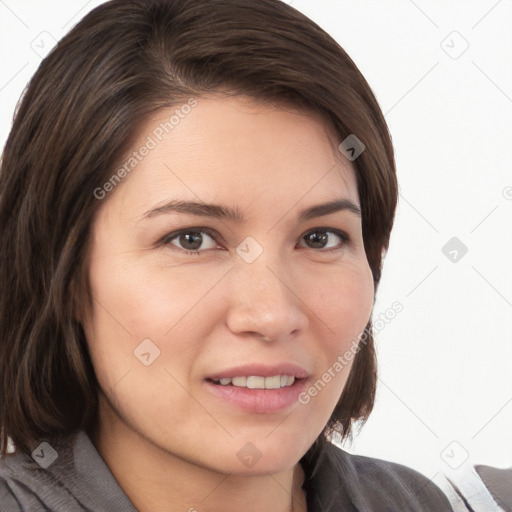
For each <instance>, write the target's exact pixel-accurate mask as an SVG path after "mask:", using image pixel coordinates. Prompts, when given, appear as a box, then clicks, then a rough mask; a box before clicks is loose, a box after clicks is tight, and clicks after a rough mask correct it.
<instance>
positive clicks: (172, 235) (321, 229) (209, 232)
mask: <svg viewBox="0 0 512 512" xmlns="http://www.w3.org/2000/svg"><path fill="white" fill-rule="evenodd" d="M315 232H316V233H318V232H322V233H333V234H335V235H337V236H338V237H339V238H340V239H341V240H342V247H337V248H332V249H318V250H317V252H327V253H332V252H337V251H340V250H341V249H343V248H344V246H346V245H347V244H348V243H349V242H350V237H349V236H348V235H347V233H345V232H344V231H340V230H339V229H333V228H325V227H318V228H313V229H310V230H309V231H307V232H306V233H304V235H302V236H301V237H300V239H301V240H302V239H303V238H304V237H305V236H306V235H308V234H310V233H315ZM187 233H199V234H203V233H206V234H207V235H209V236H210V237H211V238H212V239H213V240H214V241H215V242H216V243H218V242H217V240H216V232H215V231H214V230H212V229H210V228H206V227H197V228H196V227H192V228H187V229H180V230H179V231H174V232H172V233H170V234H168V235H166V236H165V237H164V238H163V239H162V240H161V245H164V246H172V248H173V249H175V250H177V251H178V252H181V253H183V254H186V255H192V254H196V255H200V254H201V253H203V252H205V251H207V250H208V249H203V250H201V251H199V250H197V251H188V250H186V249H181V248H180V247H178V246H176V245H174V244H172V243H171V241H172V240H174V239H176V238H178V237H179V236H180V235H183V234H187ZM306 248H307V249H313V250H315V249H314V248H312V247H306Z"/></svg>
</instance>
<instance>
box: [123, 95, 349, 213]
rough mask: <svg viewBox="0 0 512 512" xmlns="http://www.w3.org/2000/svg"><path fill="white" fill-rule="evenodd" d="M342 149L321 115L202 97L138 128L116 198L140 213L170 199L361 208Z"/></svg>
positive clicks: (159, 114) (240, 100)
mask: <svg viewBox="0 0 512 512" xmlns="http://www.w3.org/2000/svg"><path fill="white" fill-rule="evenodd" d="M191 105H193V106H191ZM337 145H338V142H337V141H336V135H335V134H334V133H333V132H332V131H329V130H328V128H327V126H326V124H325V123H324V121H323V119H322V118H321V117H320V115H319V114H317V113H315V112H310V111H305V110H301V109H296V108H293V107H291V106H284V105H270V104H265V103H262V102H257V101H255V100H252V99H250V98H246V97H229V98H225V97H208V98H203V97H199V98H197V99H196V102H195V104H194V103H191V102H186V101H185V102H183V103H182V104H181V105H180V104H178V105H175V106H173V107H170V108H165V109H162V110H159V111H158V112H156V113H154V114H153V115H152V116H151V117H149V118H148V119H146V121H145V122H144V123H143V124H142V125H141V126H140V127H139V129H138V133H137V137H136V140H135V143H134V145H133V147H132V148H131V150H130V152H129V153H128V154H127V155H126V158H125V163H126V162H127V161H128V159H131V160H132V162H131V163H132V164H134V165H133V169H131V170H130V172H129V173H127V174H129V176H128V178H127V179H125V180H123V183H121V184H120V185H118V188H120V189H122V190H118V191H117V192H119V195H120V196H123V197H124V198H125V199H126V200H128V198H129V199H130V201H129V202H130V204H131V205H132V206H135V208H138V209H142V208H145V207H146V206H147V205H148V203H155V202H158V201H163V200H166V199H168V198H169V195H170V194H172V195H174V194H176V195H178V196H179V197H180V198H181V199H190V200H205V201H207V202H208V201H210V200H215V201H217V202H223V203H225V204H230V203H231V204H232V203H235V202H236V203H237V204H241V203H242V204H241V206H242V208H243V206H244V204H243V203H244V202H245V203H246V204H248V203H251V204H252V203H254V202H265V201H267V203H268V202H273V201H277V202H281V203H282V204H283V205H284V204H285V203H286V204H287V206H288V207H290V205H291V204H293V203H297V202H299V201H301V199H302V198H305V199H307V196H309V197H310V198H311V200H318V199H321V200H324V199H327V200H328V199H332V198H339V197H340V195H341V196H344V197H346V198H348V199H351V200H352V201H354V202H356V203H357V202H358V194H357V185H356V179H355V172H354V168H353V167H352V165H351V163H350V162H349V161H348V160H346V159H345V158H344V157H343V156H342V155H341V153H340V152H339V151H337V149H336V148H337ZM142 154H143V155H142ZM117 192H116V193H117ZM306 202H307V201H306ZM276 206H278V203H276ZM267 207H268V204H267ZM146 209H147V208H146ZM144 211H146V210H144Z"/></svg>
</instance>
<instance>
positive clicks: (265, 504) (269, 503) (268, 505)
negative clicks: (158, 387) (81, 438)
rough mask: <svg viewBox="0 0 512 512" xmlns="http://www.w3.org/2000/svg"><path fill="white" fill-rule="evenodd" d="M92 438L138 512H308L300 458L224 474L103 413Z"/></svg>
mask: <svg viewBox="0 0 512 512" xmlns="http://www.w3.org/2000/svg"><path fill="white" fill-rule="evenodd" d="M110 414H115V413H113V412H111V413H110ZM102 416H103V418H102ZM90 437H91V440H92V442H93V444H94V445H95V446H96V449H97V450H98V452H99V453H100V455H101V456H102V458H103V460H104V461H105V463H106V464H107V466H108V467H109V469H110V471H111V472H112V474H113V475H114V478H115V479H116V480H117V482H118V484H119V486H120V487H121V489H122V490H123V492H124V493H125V494H126V495H127V496H128V498H129V499H130V501H131V502H132V503H133V505H134V506H135V508H136V509H137V510H138V511H139V512H184V511H187V512H210V511H211V512H214V511H218V510H222V511H223V512H239V511H240V510H247V511H249V510H250V511H251V512H267V511H268V510H272V511H273V512H307V505H306V496H305V492H304V490H303V489H302V483H303V481H304V472H303V470H302V466H301V465H300V463H297V464H296V465H295V466H293V467H291V468H289V469H287V470H285V471H282V472H280V473H277V474H265V475H255V476H252V475H251V476H247V475H235V474H225V473H221V472H218V471H215V470H214V469H213V468H207V467H203V466H200V465H198V464H195V463H194V462H193V461H189V460H185V459H184V458H180V457H177V456H175V455H173V454H171V453H169V452H167V451H165V450H163V449H162V448H160V447H158V446H156V445H155V444H153V443H152V442H151V441H150V440H148V439H146V438H144V437H143V436H141V435H140V434H138V433H137V432H135V431H134V430H132V429H130V428H129V427H128V426H127V425H126V424H124V423H123V422H121V421H120V419H119V418H118V421H106V419H105V415H102V414H100V417H99V422H98V424H97V426H96V428H95V429H94V431H91V433H90ZM248 504H250V508H248Z"/></svg>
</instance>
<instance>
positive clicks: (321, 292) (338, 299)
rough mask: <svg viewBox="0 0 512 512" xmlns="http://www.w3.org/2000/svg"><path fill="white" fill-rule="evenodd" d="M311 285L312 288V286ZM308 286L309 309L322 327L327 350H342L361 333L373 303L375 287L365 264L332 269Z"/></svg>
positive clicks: (357, 263) (361, 262)
mask: <svg viewBox="0 0 512 512" xmlns="http://www.w3.org/2000/svg"><path fill="white" fill-rule="evenodd" d="M313 283H314V286H313V285H312V284H313ZM312 284H311V285H310V286H309V290H310V291H309V292H308V295H307V296H306V297H307V298H308V302H307V303H308V305H309V306H310V307H311V309H312V310H313V312H314V313H315V314H316V315H317V316H318V318H319V319H320V320H321V321H322V323H323V324H324V332H325V340H326V343H327V346H328V347H330V348H332V349H334V348H337V349H343V348H344V346H345V345H346V344H347V342H350V341H351V340H353V339H357V337H358V336H359V335H360V334H361V333H362V332H363V331H364V329H365V327H366V325H367V323H368V320H369V318H370V315H371V311H372V308H373V301H374V283H373V277H372V273H371V270H370V268H369V266H368V264H367V263H366V262H365V261H360V262H354V263H353V264H346V265H344V266H343V268H340V271H339V272H337V271H333V270H332V268H331V269H329V270H328V271H326V273H325V275H321V274H320V275H318V276H317V277H316V278H315V279H313V280H312Z"/></svg>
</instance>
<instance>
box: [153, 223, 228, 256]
mask: <svg viewBox="0 0 512 512" xmlns="http://www.w3.org/2000/svg"><path fill="white" fill-rule="evenodd" d="M162 243H163V244H164V245H172V246H174V247H177V248H178V249H182V252H186V253H188V252H194V253H200V252H203V251H205V250H207V249H214V248H215V247H217V245H218V244H217V243H216V242H215V239H214V238H213V232H211V231H210V230H207V229H204V228H201V229H182V230H181V231H176V232H174V233H171V234H170V235H168V236H167V237H165V239H164V240H163V242H162ZM199 249H201V250H199Z"/></svg>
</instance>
